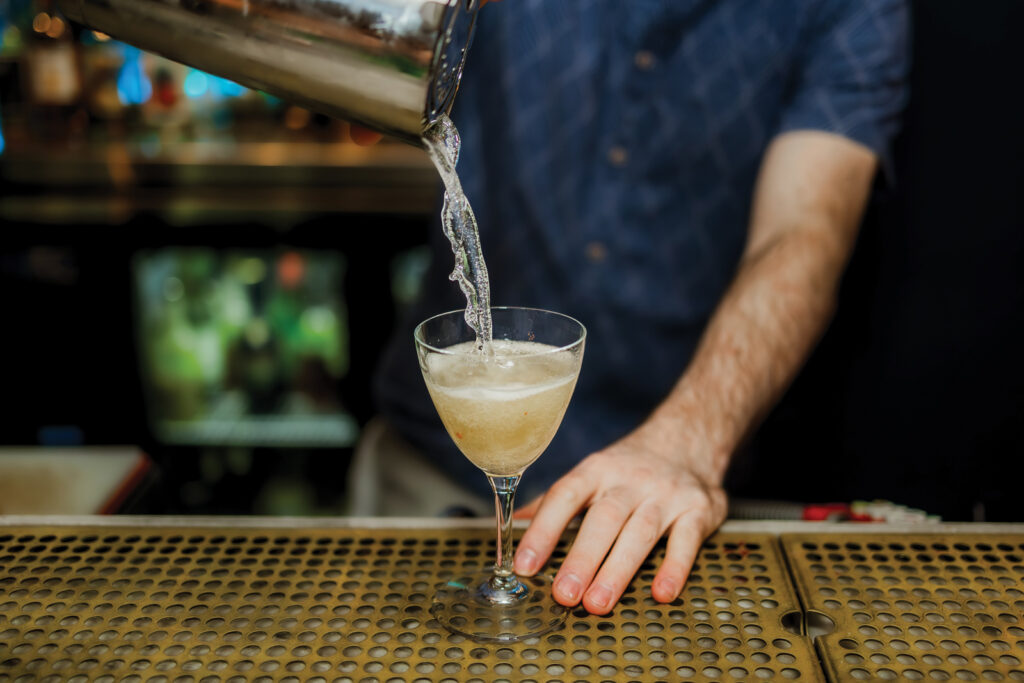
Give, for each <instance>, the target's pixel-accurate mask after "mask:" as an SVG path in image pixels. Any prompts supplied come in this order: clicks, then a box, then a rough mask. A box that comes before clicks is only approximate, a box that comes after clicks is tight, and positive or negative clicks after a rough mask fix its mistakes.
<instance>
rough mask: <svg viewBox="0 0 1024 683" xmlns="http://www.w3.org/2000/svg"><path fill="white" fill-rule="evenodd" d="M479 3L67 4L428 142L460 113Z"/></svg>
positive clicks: (145, 39) (180, 54)
mask: <svg viewBox="0 0 1024 683" xmlns="http://www.w3.org/2000/svg"><path fill="white" fill-rule="evenodd" d="M479 3H480V0H58V6H59V8H60V10H61V11H62V12H63V13H64V14H65V15H66V16H67V17H68V18H70V19H72V20H74V21H76V22H79V23H81V24H84V25H85V26H88V27H89V28H92V29H95V30H98V31H102V32H104V33H107V34H109V35H110V36H112V37H114V38H116V39H118V40H121V41H124V42H126V43H130V44H132V45H135V46H137V47H139V48H142V49H144V50H148V51H151V52H156V53H158V54H161V55H163V56H165V57H167V58H169V59H173V60H175V61H179V62H183V63H185V64H188V65H190V66H194V67H196V68H198V69H202V70H203V71H207V72H209V73H212V74H216V75H218V76H221V77H224V78H228V79H230V80H233V81H236V82H238V83H241V84H242V85H246V86H249V87H251V88H256V89H258V90H263V91H265V92H267V93H270V94H272V95H275V96H278V97H281V98H282V99H285V100H288V101H291V102H295V103H297V104H300V105H302V106H305V107H308V108H309V109H312V110H314V111H319V112H323V113H326V114H329V115H332V116H337V117H340V118H343V119H346V120H348V121H353V122H356V123H360V124H363V125H365V126H368V127H370V128H374V129H376V130H379V131H381V132H384V133H388V134H391V135H394V136H397V137H399V138H401V139H403V140H405V141H406V142H411V143H413V144H421V142H420V135H421V133H422V131H423V128H424V127H425V126H426V125H427V124H429V123H431V122H433V121H434V120H435V119H436V118H437V117H438V116H439V115H440V114H441V113H447V112H448V111H449V110H450V109H451V105H452V101H453V100H454V97H455V93H456V91H457V89H458V85H459V79H460V77H461V75H462V66H463V64H464V63H465V59H466V51H467V49H468V48H469V44H470V42H471V40H472V35H473V27H474V22H475V18H476V12H477V10H478V9H479Z"/></svg>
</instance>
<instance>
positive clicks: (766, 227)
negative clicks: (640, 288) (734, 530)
mask: <svg viewBox="0 0 1024 683" xmlns="http://www.w3.org/2000/svg"><path fill="white" fill-rule="evenodd" d="M797 142H799V141H797ZM818 142H819V141H817V140H813V139H812V140H810V143H811V144H817V143H818ZM834 144H839V143H834ZM849 144H852V143H849ZM792 147H794V145H793V141H784V143H783V144H782V145H779V146H778V148H777V149H776V150H774V151H770V152H769V160H768V163H769V164H774V168H776V169H786V170H788V169H789V168H790V167H791V166H792V164H791V163H790V161H789V158H788V156H787V155H788V154H789V153H790V152H789V149H788V148H792ZM826 148H827V147H826ZM862 151H863V150H851V153H853V154H855V155H856V154H858V153H859V152H862ZM855 158H856V163H854V164H851V165H849V166H846V167H843V168H841V169H838V170H836V171H834V173H835V174H836V177H835V178H834V179H833V180H834V181H835V182H834V183H833V185H834V187H836V188H840V191H836V192H835V193H819V194H818V195H817V198H816V199H813V200H809V199H807V198H806V197H808V196H811V195H809V194H808V193H805V192H803V191H802V189H803V188H802V187H801V185H800V179H799V178H797V179H796V180H795V181H794V180H793V178H792V176H791V177H790V178H789V180H790V184H789V185H784V186H781V187H779V186H777V185H776V183H775V181H774V178H776V177H778V176H779V175H780V174H779V173H775V174H773V175H772V176H771V177H769V178H767V179H765V178H762V180H761V182H760V183H759V188H758V201H757V203H756V205H755V211H754V213H753V216H752V219H751V220H752V225H751V237H750V240H749V242H748V246H747V250H746V252H745V253H744V256H743V258H742V260H741V262H740V265H739V268H738V270H737V273H736V276H735V278H734V280H733V282H732V284H731V286H730V287H729V289H728V290H727V291H726V293H725V296H724V297H723V299H722V301H721V302H720V303H719V305H718V307H717V309H716V311H715V313H714V314H713V316H712V318H711V320H710V322H709V324H708V327H707V329H706V331H705V333H704V336H703V337H702V339H701V342H700V344H699V345H698V348H697V350H696V353H695V354H694V357H693V359H692V361H691V363H690V366H689V367H688V369H687V371H686V373H685V374H684V375H683V376H682V377H681V379H680V380H679V382H678V383H677V384H676V386H675V388H674V389H673V391H672V392H671V394H670V395H669V396H668V397H667V399H666V400H665V401H664V402H663V403H662V405H661V406H659V408H658V409H657V410H656V411H655V412H654V413H653V414H652V416H651V418H650V419H649V420H648V425H645V426H647V427H648V428H649V429H651V430H653V431H655V432H660V433H662V434H665V435H668V436H665V438H666V439H668V440H670V441H671V440H673V439H676V440H677V443H676V444H675V446H676V451H677V454H678V457H684V458H686V459H687V460H688V464H690V466H692V467H693V468H694V469H695V470H696V471H698V472H702V473H703V475H704V476H705V477H706V478H707V480H708V481H710V482H714V483H719V482H720V481H721V479H722V477H723V476H724V473H725V469H726V467H727V466H728V462H729V458H730V457H731V455H732V453H733V452H734V451H735V450H736V447H737V446H738V445H739V444H740V442H741V441H742V440H743V439H744V437H745V436H746V435H747V434H748V433H749V432H750V431H751V430H752V429H753V428H754V427H755V426H756V425H757V423H758V422H759V420H760V419H761V418H762V417H763V416H764V414H765V413H767V411H768V410H769V409H770V408H771V406H772V405H773V404H774V403H775V401H776V400H777V399H778V398H779V396H780V395H781V394H782V392H783V391H784V390H785V389H786V387H787V386H788V385H789V383H790V382H791V381H792V379H793V377H794V376H795V375H796V373H797V371H798V370H799V369H800V367H801V366H802V364H803V362H804V361H805V359H806V358H807V356H808V354H809V353H810V351H811V349H812V348H813V346H814V344H815V343H816V342H817V340H818V339H819V337H820V336H821V334H822V332H823V331H824V329H825V327H826V325H827V324H828V322H829V320H830V318H831V316H832V313H833V311H834V309H835V303H836V293H837V289H838V284H839V280H840V278H841V275H842V272H843V269H844V268H845V265H846V262H847V260H848V258H849V255H850V252H851V250H852V247H853V243H854V239H855V236H856V233H857V227H858V225H859V223H860V219H861V216H862V213H863V208H864V205H865V203H866V199H867V194H868V190H869V187H870V179H871V176H872V174H873V169H874V161H873V158H871V157H870V156H869V155H868V154H867V152H866V151H863V155H862V156H859V157H855ZM818 168H826V169H827V168H828V164H827V160H825V161H822V163H821V164H820V166H818ZM815 170H817V169H815ZM807 182H808V183H810V182H812V180H810V179H808V180H807ZM794 183H795V184H794ZM791 188H792V189H791ZM787 194H788V196H787ZM673 435H674V436H673Z"/></svg>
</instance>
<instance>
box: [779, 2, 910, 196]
mask: <svg viewBox="0 0 1024 683" xmlns="http://www.w3.org/2000/svg"><path fill="white" fill-rule="evenodd" d="M821 9H822V11H821V12H820V14H819V15H818V16H817V17H816V18H815V20H814V21H813V23H812V24H811V25H810V26H809V27H808V29H809V30H808V33H807V37H808V43H807V47H806V49H805V52H804V57H803V60H802V62H801V65H800V66H799V67H798V69H797V77H796V80H795V83H794V88H793V90H792V95H791V97H790V98H789V101H788V105H787V106H786V108H785V110H784V113H783V116H782V121H781V125H780V131H779V132H786V131H791V130H805V129H811V130H823V131H827V132H830V133H837V134H839V135H842V136H844V137H846V138H849V139H851V140H854V141H855V142H859V143H860V144H862V145H864V146H866V147H868V148H869V149H871V150H872V151H874V152H875V153H876V154H877V155H878V156H879V159H880V160H881V163H882V167H883V169H885V170H886V172H887V175H889V176H890V177H891V171H892V159H891V145H892V140H893V138H894V137H895V135H896V133H897V131H898V130H899V123H900V114H901V113H902V111H903V108H904V105H905V104H906V99H907V74H908V71H909V62H910V54H909V52H910V26H909V21H910V20H909V16H908V10H907V6H906V4H905V1H904V0H856V2H851V1H850V0H826V1H825V2H824V4H823V6H822V8H821Z"/></svg>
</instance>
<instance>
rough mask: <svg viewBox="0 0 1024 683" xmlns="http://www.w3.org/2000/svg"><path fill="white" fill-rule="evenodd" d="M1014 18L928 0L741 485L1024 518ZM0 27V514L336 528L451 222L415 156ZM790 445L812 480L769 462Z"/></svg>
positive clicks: (195, 80) (152, 59)
mask: <svg viewBox="0 0 1024 683" xmlns="http://www.w3.org/2000/svg"><path fill="white" fill-rule="evenodd" d="M1022 7H1024V6H1022V5H1021V3H1019V2H1017V1H1016V0H986V2H985V3H974V4H971V5H970V7H969V8H968V6H967V5H966V4H965V3H963V2H958V1H954V0H917V1H916V2H914V3H913V15H914V23H915V35H916V39H915V47H914V52H915V55H914V64H915V65H914V70H913V76H912V97H911V102H910V106H909V109H908V111H907V114H906V123H905V127H904V131H903V133H902V135H901V137H900V139H899V142H898V145H897V149H896V163H895V173H894V176H893V178H892V182H890V183H886V182H880V183H879V186H878V189H877V192H876V198H875V201H874V202H873V205H872V208H871V210H870V212H869V215H868V217H867V220H866V223H865V227H864V231H863V234H862V238H861V240H860V243H859V245H858V248H857V253H856V255H855V257H854V259H853V262H852V264H851V266H850V270H849V272H848V275H847V277H846V280H845V282H844V286H843V292H842V300H841V308H840V313H839V315H838V317H837V318H836V320H835V321H834V323H833V325H832V328H831V329H830V331H829V333H828V335H827V336H826V338H825V339H824V340H823V342H822V344H821V345H820V347H819V349H818V351H817V352H816V353H815V355H814V357H813V358H812V359H811V361H810V363H809V364H808V366H807V368H806V370H805V371H804V373H803V374H802V375H801V377H800V379H799V380H798V381H797V383H796V385H795V386H794V388H793V390H792V391H791V392H790V393H789V394H788V395H787V397H786V398H785V399H784V400H783V402H782V403H781V404H780V406H779V407H778V408H777V409H776V410H775V411H774V413H773V414H772V415H771V416H770V417H769V419H768V421H767V422H766V423H765V425H764V426H763V427H762V429H761V430H760V432H759V434H758V435H757V436H756V437H755V438H754V439H753V441H752V442H751V444H750V446H749V448H748V451H747V452H746V453H744V454H741V456H740V458H739V459H738V461H737V466H736V468H735V471H734V473H733V477H734V484H733V486H734V489H735V490H736V491H737V492H740V493H741V494H744V495H749V496H751V497H756V498H777V499H781V500H790V501H820V496H819V495H818V493H817V492H818V491H820V490H822V487H821V486H820V485H819V484H820V482H821V481H822V480H823V479H825V478H827V479H829V480H830V481H832V482H835V481H837V480H839V481H841V480H842V478H843V474H842V473H843V471H844V469H846V468H851V467H856V468H861V469H868V470H869V471H872V472H877V475H878V477H877V486H876V487H875V488H873V489H872V490H870V491H866V490H864V489H862V488H861V489H857V490H852V489H851V490H849V491H844V490H842V489H841V487H840V488H839V489H837V488H836V487H835V486H830V487H829V491H830V492H832V493H833V494H836V493H837V494H838V495H840V496H842V497H843V499H844V500H853V499H855V498H861V497H864V496H871V497H882V498H887V499H891V500H897V501H899V502H901V503H905V504H907V505H912V506H915V507H920V508H923V509H925V510H927V511H928V512H931V513H935V514H940V515H942V516H943V517H945V518H947V519H1018V520H1019V519H1022V518H1024V514H1022V512H1021V509H1020V504H1019V502H1018V501H1019V499H1020V496H1019V495H1018V489H1019V482H1021V481H1024V436H1022V432H1024V430H1022V427H1024V359H1022V355H1021V349H1022V348H1024V207H1022V203H1024V199H1022V194H1024V192H1022V191H1024V170H1022V169H1024V162H1022V159H1024V132H1022V129H1021V121H1024V107H1022V105H1021V104H1020V103H1019V102H1018V101H1016V99H1014V98H1011V97H1010V96H1009V94H1010V93H1012V91H1014V90H1015V89H1016V87H1017V83H1018V81H1019V70H1020V67H1021V65H1024V49H1022V47H1021V42H1020V41H1019V40H1017V34H1018V33H1019V32H1020V27H1021V26H1024V9H1022ZM0 8H2V11H0V230H2V234H3V239H2V241H0V292H2V297H3V298H2V301H3V304H4V306H3V323H2V329H3V333H2V334H0V339H2V342H0V344H2V345H0V350H2V354H3V355H2V358H3V360H4V362H5V372H4V374H3V379H4V381H3V386H5V387H6V389H7V391H6V396H5V398H6V400H5V401H3V402H2V405H3V406H4V407H3V408H2V414H0V446H2V449H0V450H2V454H3V455H4V456H5V459H6V460H7V461H8V462H9V463H12V464H10V465H9V466H10V467H12V468H19V469H18V471H19V472H20V476H19V478H17V479H16V478H14V477H11V476H7V477H6V481H7V482H8V489H7V490H5V489H4V486H5V484H4V480H5V475H4V474H2V473H0V501H5V500H6V501H7V506H8V508H7V509H8V511H10V510H11V506H12V505H13V503H12V501H21V503H20V504H21V505H22V507H21V508H19V509H26V510H35V509H40V508H45V507H46V504H47V503H46V501H61V500H63V501H64V502H65V503H66V502H67V501H68V500H71V499H72V498H73V496H71V495H70V494H69V493H68V492H69V491H71V490H72V489H75V488H76V487H77V488H79V489H81V488H91V489H93V490H95V491H98V492H100V493H98V494H97V495H96V496H93V497H92V498H90V499H89V500H88V501H84V502H81V503H76V504H80V505H81V506H83V507H84V508H90V507H91V508H93V509H96V510H104V511H120V512H136V513H186V514H188V513H216V514H222V513H239V514H244V513H259V514H297V515H305V514H339V513H341V512H342V510H343V509H344V504H345V501H344V495H343V492H344V488H345V486H344V477H345V469H346V467H347V465H348V462H349V459H350V457H351V453H352V447H353V445H354V444H355V442H356V440H357V439H358V437H359V433H360V429H361V427H362V426H363V425H364V424H365V422H366V420H367V419H368V418H369V417H370V416H371V415H372V413H373V407H372V405H370V398H369V396H370V392H369V383H370V378H371V377H372V373H373V370H374V366H375V364H376V362H377V358H378V355H379V352H380V350H381V349H382V347H383V344H384V341H385V340H386V339H387V337H388V335H389V334H390V332H391V329H392V326H393V322H394V319H395V316H396V314H397V313H398V312H399V311H400V310H401V308H402V306H403V305H405V304H407V303H408V302H409V301H410V300H411V299H412V298H413V297H415V295H416V291H417V288H418V282H419V278H420V276H421V274H422V272H423V271H424V269H425V267H426V259H427V258H428V256H427V250H426V248H425V244H426V241H427V238H428V235H429V231H430V230H432V229H435V228H434V227H433V226H434V218H433V216H434V214H436V212H437V210H438V202H437V198H438V191H439V188H438V181H437V177H436V174H435V172H434V171H433V169H432V167H431V166H430V163H429V161H428V160H427V159H426V157H425V155H424V154H423V153H422V152H421V151H420V150H418V149H415V148H412V147H410V146H407V145H404V144H400V143H397V142H394V141H389V140H384V141H383V142H382V143H380V144H378V145H376V146H373V147H358V146H355V145H354V144H352V143H351V142H350V141H349V137H348V130H347V124H345V123H343V122H339V121H334V120H330V119H328V118H325V117H322V116H319V115H315V114H311V113H310V112H308V111H307V110H305V109H301V108H299V107H296V106H292V105H289V104H288V103H286V102H282V101H279V100H276V99H274V98H272V97H269V96H266V95H263V94H260V93H257V92H254V91H251V90H248V89H245V88H242V87H241V86H239V85H237V84H234V83H232V82H230V81H226V80H223V79H220V78H217V77H214V76H212V75H209V74H206V73H203V72H201V71H197V70H195V69H191V68H189V67H185V66H182V65H180V64H176V63H173V62H169V61H167V60H164V59H161V58H159V57H156V56H154V55H151V54H147V53H142V52H140V51H138V50H136V49H134V48H131V47H129V46H127V45H124V44H121V43H118V42H116V41H113V40H110V39H109V38H108V37H107V36H105V35H103V34H99V33H95V32H92V31H86V30H82V29H80V28H79V27H76V26H72V25H69V24H68V23H67V22H65V21H64V19H63V18H62V17H61V16H60V15H59V14H58V13H57V12H56V10H55V8H54V6H53V4H52V3H51V2H49V1H48V0H0ZM477 49H479V47H478V48H477ZM471 58H472V57H470V59H471ZM1018 99H1019V98H1018ZM485 249H486V247H485ZM779 453H784V454H785V455H786V458H787V460H786V462H788V463H796V466H793V467H790V466H787V467H786V468H785V469H784V470H783V468H780V467H777V466H776V467H772V466H771V463H773V462H778V460H777V459H773V454H779ZM753 456H758V457H753ZM100 457H107V458H108V459H109V460H110V463H109V467H106V468H105V469H104V468H101V467H98V466H96V465H95V463H96V462H98V460H97V458H100ZM766 463H767V464H766ZM8 471H14V470H8ZM92 478H95V479H96V481H95V482H94V481H93V479H92ZM14 481H18V482H19V484H18V485H17V486H14V485H12V484H10V482H14ZM22 482H29V484H28V485H25V484H24V483H22ZM2 505H3V503H2V502H0V512H3V511H4V508H3V507H2Z"/></svg>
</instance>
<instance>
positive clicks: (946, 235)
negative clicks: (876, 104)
mask: <svg viewBox="0 0 1024 683" xmlns="http://www.w3.org/2000/svg"><path fill="white" fill-rule="evenodd" d="M913 14H914V25H915V41H914V66H913V72H912V81H911V83H912V92H911V99H910V103H909V107H908V110H907V112H906V119H905V128H904V131H903V133H902V135H901V137H900V138H899V140H898V143H897V146H896V150H895V152H896V159H895V163H896V175H895V183H894V184H893V185H892V186H891V187H889V188H884V187H882V188H880V191H879V192H878V193H877V198H876V202H875V204H874V205H873V207H872V209H871V211H870V213H869V215H868V217H867V219H866V221H865V225H864V228H863V232H862V234H861V239H860V241H859V244H858V247H857V250H856V253H855V255H854V258H853V260H852V262H851V264H850V267H849V270H848V272H847V276H846V278H845V281H844V285H843V290H842V292H841V298H840V309H839V313H838V315H837V317H836V319H835V320H834V322H833V325H832V327H831V329H830V331H829V333H828V334H827V336H826V337H825V339H824V340H823V341H822V343H821V345H820V347H819V349H818V351H817V352H816V353H815V355H814V357H813V358H812V359H811V361H810V362H809V363H808V366H807V368H806V369H805V372H804V373H803V375H802V376H801V377H800V379H799V380H798V381H797V383H796V384H795V385H794V387H793V388H792V390H791V391H790V393H789V395H788V396H787V397H786V398H785V399H784V400H783V401H782V403H781V404H780V405H779V407H778V409H777V410H776V411H775V412H774V413H773V414H772V415H771V416H770V418H769V419H768V421H767V422H766V423H765V425H764V426H763V428H762V429H761V431H760V433H759V435H758V436H757V438H756V439H755V441H754V443H753V445H752V448H751V451H752V452H751V454H748V455H750V456H751V459H753V458H754V457H755V456H756V461H757V463H758V464H757V466H756V467H754V466H751V465H750V464H749V462H748V461H746V460H744V461H743V462H741V463H739V464H738V466H737V469H738V470H739V472H738V473H737V474H738V475H741V476H738V477H737V478H738V480H739V481H738V483H737V490H738V491H740V492H741V493H746V494H748V495H750V494H754V495H758V496H759V497H775V498H791V499H795V500H808V501H821V500H829V499H833V500H851V499H865V498H876V497H880V498H886V499H890V500H894V501H896V502H900V503H904V504H909V505H914V506H920V507H923V508H925V509H926V510H927V511H929V512H934V513H938V514H942V515H943V516H944V517H946V518H949V519H971V518H978V517H982V516H983V517H984V518H986V519H1005V520H1011V519H1012V520H1021V519H1024V504H1022V496H1021V495H1020V490H1021V488H1022V485H1024V104H1022V101H1024V100H1022V98H1020V97H1019V94H1018V93H1016V92H1015V91H1017V90H1019V85H1020V82H1021V75H1020V74H1021V68H1022V67H1024V41H1022V40H1021V30H1022V28H1021V27H1024V3H1021V2H1019V1H1018V0H986V1H985V2H980V3H966V2H962V1H959V0H918V1H917V2H915V3H914V4H913ZM791 468H795V469H791ZM793 471H799V472H801V473H803V474H802V476H793V475H792V472H793ZM753 482H757V484H756V486H755V485H754V483H753Z"/></svg>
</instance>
